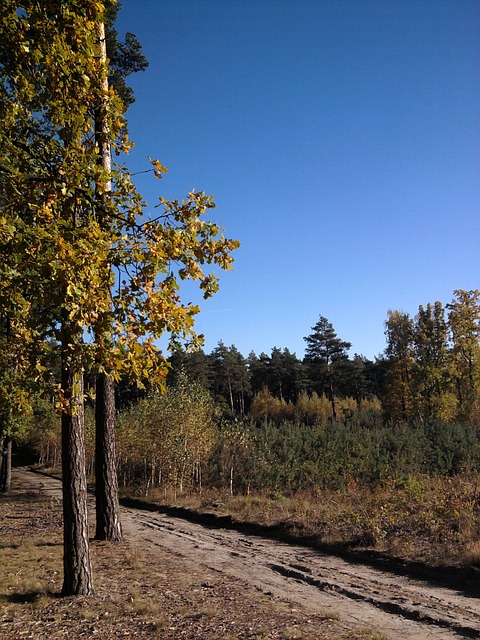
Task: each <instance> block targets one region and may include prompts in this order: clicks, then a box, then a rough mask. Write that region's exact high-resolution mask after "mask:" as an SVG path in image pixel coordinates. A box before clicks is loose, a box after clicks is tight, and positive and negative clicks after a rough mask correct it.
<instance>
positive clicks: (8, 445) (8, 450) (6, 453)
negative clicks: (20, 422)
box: [1, 436, 12, 493]
mask: <svg viewBox="0 0 480 640" xmlns="http://www.w3.org/2000/svg"><path fill="white" fill-rule="evenodd" d="M11 487H12V438H11V437H10V436H7V437H6V438H5V441H4V444H3V461H2V487H1V488H2V492H3V493H8V492H9V491H10V489H11Z"/></svg>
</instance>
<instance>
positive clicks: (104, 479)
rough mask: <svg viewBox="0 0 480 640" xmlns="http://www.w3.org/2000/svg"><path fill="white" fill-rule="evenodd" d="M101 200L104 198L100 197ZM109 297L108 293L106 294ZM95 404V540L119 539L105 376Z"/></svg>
mask: <svg viewBox="0 0 480 640" xmlns="http://www.w3.org/2000/svg"><path fill="white" fill-rule="evenodd" d="M97 34H98V41H99V45H100V58H101V60H102V61H103V62H105V61H106V59H107V48H106V41H105V25H104V24H103V23H98V24H97ZM101 90H102V98H101V101H100V103H99V104H97V105H96V107H95V141H96V143H97V145H98V148H99V151H100V154H99V163H100V164H101V165H102V169H103V170H104V171H106V172H110V171H111V168H112V167H111V149H110V142H109V130H108V123H107V119H106V110H107V107H108V78H107V76H106V75H105V76H104V78H103V81H102V87H101ZM110 190H111V182H110V181H108V182H107V183H106V184H105V193H106V194H108V192H109V191H110ZM100 197H103V198H104V197H105V195H103V194H102V195H101V196H100ZM107 295H109V292H107ZM96 388H97V391H96V405H95V495H96V515H97V527H96V533H95V537H96V538H97V539H98V540H111V541H113V542H119V541H120V540H122V529H121V524H120V509H119V500H118V479H117V468H116V450H115V449H116V448H115V386H114V384H113V381H112V379H111V378H109V377H108V376H107V375H106V374H105V373H100V374H98V375H97V377H96Z"/></svg>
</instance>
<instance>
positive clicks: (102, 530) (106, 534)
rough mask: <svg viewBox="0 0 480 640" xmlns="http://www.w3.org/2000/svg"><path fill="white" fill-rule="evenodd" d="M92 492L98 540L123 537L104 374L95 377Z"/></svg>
mask: <svg viewBox="0 0 480 640" xmlns="http://www.w3.org/2000/svg"><path fill="white" fill-rule="evenodd" d="M95 419H96V432H95V451H96V455H95V495H96V515H97V528H96V532H95V538H96V539H97V540H111V541H113V542H119V541H121V540H122V527H121V524H120V518H119V511H120V509H119V501H118V479H117V468H116V459H117V457H116V451H115V390H114V385H113V381H112V379H111V378H109V377H108V376H106V375H99V376H97V389H96V403H95Z"/></svg>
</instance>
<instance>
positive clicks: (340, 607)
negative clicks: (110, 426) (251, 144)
mask: <svg viewBox="0 0 480 640" xmlns="http://www.w3.org/2000/svg"><path fill="white" fill-rule="evenodd" d="M13 479H14V482H15V483H18V484H20V485H25V486H32V485H35V486H36V487H40V486H41V490H42V491H44V492H46V493H48V494H50V495H52V496H54V497H58V498H59V499H60V498H61V485H60V482H59V481H58V480H57V479H55V478H51V477H48V476H44V475H39V474H36V473H33V472H30V471H27V470H20V469H18V470H14V478H13ZM90 500H91V502H92V506H93V498H90ZM122 523H123V528H124V532H125V534H126V536H127V537H130V538H135V539H136V540H140V541H143V542H144V544H145V545H148V547H149V548H150V549H153V548H155V547H157V546H158V547H161V548H163V549H165V548H166V549H169V550H170V551H171V552H172V553H175V554H179V555H181V556H186V557H188V558H191V559H193V560H194V561H195V562H198V563H201V564H203V565H205V566H207V567H209V568H210V569H213V570H215V571H218V572H221V573H223V574H227V575H230V576H235V577H236V578H240V579H241V580H243V581H244V582H246V583H248V584H250V585H254V586H255V587H256V588H257V589H258V590H259V591H261V592H262V593H264V594H268V595H271V596H272V597H278V598H282V599H285V600H288V601H290V602H295V603H298V604H301V605H302V606H303V607H304V608H305V610H306V611H312V612H320V611H325V609H328V610H332V611H336V612H338V614H339V615H340V616H341V618H342V619H344V620H345V621H348V622H349V623H352V624H359V623H361V624H365V625H369V626H371V627H373V628H375V629H377V630H378V631H380V632H381V633H383V634H384V635H385V636H386V637H388V638H390V639H392V640H393V639H402V640H403V639H405V640H430V639H432V640H444V639H445V640H446V639H452V638H480V599H478V598H476V597H473V596H472V595H471V593H470V594H469V593H467V592H462V591H461V590H454V589H449V588H445V587H442V586H439V585H437V584H433V583H432V582H428V581H426V580H420V579H412V578H409V577H406V576H405V575H399V574H396V573H393V572H389V571H384V570H380V569H378V568H372V567H370V566H367V565H361V564H358V563H355V564H352V563H349V562H347V561H345V560H342V559H341V558H338V557H335V556H331V555H326V554H324V553H322V552H321V551H319V550H316V549H312V548H308V547H304V546H296V545H293V544H287V543H282V542H278V541H275V540H272V539H268V538H262V537H259V536H253V535H246V534H245V533H242V532H239V531H236V530H234V529H223V528H216V527H212V526H205V525H201V524H197V523H192V522H189V521H186V520H182V519H180V518H174V517H171V516H169V515H165V514H163V513H156V512H150V511H141V510H138V509H132V508H126V507H122ZM479 580H480V576H479Z"/></svg>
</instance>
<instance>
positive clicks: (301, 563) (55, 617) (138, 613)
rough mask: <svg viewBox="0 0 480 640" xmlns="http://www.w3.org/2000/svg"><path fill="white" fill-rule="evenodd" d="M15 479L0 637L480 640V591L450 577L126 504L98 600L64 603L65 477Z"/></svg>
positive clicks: (100, 548)
mask: <svg viewBox="0 0 480 640" xmlns="http://www.w3.org/2000/svg"><path fill="white" fill-rule="evenodd" d="M13 485H14V490H13V492H12V495H11V496H9V497H5V498H2V499H1V500H0V554H1V559H2V567H3V571H2V576H3V579H2V580H1V589H0V607H1V609H0V637H1V638H12V639H17V638H38V639H43V638H54V639H56V638H67V637H68V638H90V637H91V638H101V639H105V640H109V639H110V638H169V639H170V638H171V639H172V640H173V638H185V639H190V640H196V639H199V640H200V639H205V640H207V639H212V640H213V639H217V638H225V639H231V640H233V639H238V640H241V639H247V638H262V639H270V638H271V639H273V638H278V639H282V640H287V639H292V640H293V639H303V640H314V639H322V638H324V639H325V640H327V639H328V640H333V639H335V640H339V639H342V640H347V639H351V640H353V639H360V638H363V639H368V638H370V639H372V640H373V639H380V638H391V639H393V638H402V639H403V638H405V639H417V640H423V639H428V638H432V639H438V640H443V639H447V638H461V637H471V638H480V605H479V600H478V595H479V592H478V590H477V591H475V588H463V587H462V586H461V585H459V583H458V580H457V582H456V583H455V582H454V580H453V578H452V584H451V585H449V584H448V580H446V581H445V580H444V581H443V584H440V583H439V582H438V581H437V580H436V579H435V576H433V577H432V576H431V575H424V576H421V575H420V576H419V575H417V576H416V577H412V575H409V572H408V571H406V570H400V569H401V568H400V567H394V566H388V567H383V568H382V567H380V566H378V564H377V565H376V566H375V563H373V562H370V563H369V564H362V563H359V562H358V560H357V561H356V562H354V561H353V560H354V558H348V557H344V558H341V557H339V556H338V555H329V554H327V553H325V552H324V551H322V550H319V549H314V548H312V547H308V546H300V545H295V544H292V543H287V542H284V541H283V542H282V541H280V540H274V539H272V538H268V537H261V536H259V535H252V532H251V531H250V532H248V531H245V530H243V531H242V530H238V528H235V527H233V526H229V527H225V526H221V525H222V522H221V521H220V522H216V523H215V522H213V521H210V522H207V523H205V522H204V523H203V524H202V523H200V522H192V521H188V520H186V519H180V518H178V517H174V516H173V515H172V514H171V513H160V512H153V511H146V510H138V509H134V508H131V507H129V508H125V507H124V508H123V509H122V521H123V526H124V531H125V537H126V542H124V543H122V544H119V545H111V544H106V543H100V542H92V545H91V549H92V561H93V565H94V581H95V587H96V595H95V596H92V597H88V598H60V597H58V593H59V591H60V588H61V576H62V559H61V556H62V545H61V492H60V483H59V481H58V480H56V479H54V478H50V477H47V476H40V475H38V474H33V473H31V472H28V471H26V470H15V471H14V476H13ZM92 515H93V514H92ZM192 519H194V518H190V520H192ZM223 524H224V525H225V524H227V523H226V522H224V523H223ZM92 530H93V529H92ZM447 577H448V576H447Z"/></svg>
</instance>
